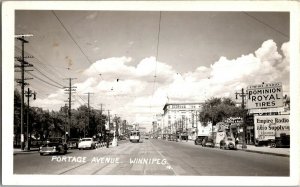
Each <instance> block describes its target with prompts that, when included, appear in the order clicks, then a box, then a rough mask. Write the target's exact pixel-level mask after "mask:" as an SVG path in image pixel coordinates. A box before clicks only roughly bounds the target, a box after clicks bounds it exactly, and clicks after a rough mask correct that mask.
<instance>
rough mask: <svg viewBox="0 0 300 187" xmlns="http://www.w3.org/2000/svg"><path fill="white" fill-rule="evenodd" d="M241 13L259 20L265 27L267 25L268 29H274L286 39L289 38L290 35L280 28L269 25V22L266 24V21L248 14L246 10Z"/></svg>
mask: <svg viewBox="0 0 300 187" xmlns="http://www.w3.org/2000/svg"><path fill="white" fill-rule="evenodd" d="M243 13H244V14H245V15H247V16H249V17H250V18H252V19H254V20H256V21H257V22H259V23H261V24H263V25H265V26H266V27H269V28H270V29H272V30H274V31H275V32H277V33H279V34H281V35H282V36H284V37H286V38H287V39H289V38H290V37H289V36H288V35H287V34H285V33H283V32H281V31H280V30H278V29H276V28H275V27H273V26H271V25H269V24H267V23H265V22H263V21H262V20H260V19H258V18H257V17H255V16H252V15H250V14H249V13H247V12H243Z"/></svg>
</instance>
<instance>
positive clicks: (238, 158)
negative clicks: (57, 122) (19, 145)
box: [14, 139, 289, 176]
mask: <svg viewBox="0 0 300 187" xmlns="http://www.w3.org/2000/svg"><path fill="white" fill-rule="evenodd" d="M14 173H15V174H59V175H72V174H77V175H85V174H86V175H194V176H288V175H289V157H281V156H273V155H265V154H259V153H252V152H244V151H233V150H220V149H217V148H206V147H200V146H196V145H193V144H191V143H186V142H170V141H165V140H156V139H150V140H144V141H143V142H142V143H130V142H124V143H122V144H120V145H119V146H118V147H113V148H111V147H110V148H109V149H107V148H105V147H104V148H99V149H95V150H77V149H76V150H69V152H68V154H66V155H47V156H40V155H39V153H38V152H36V151H33V152H30V153H18V154H16V155H14Z"/></svg>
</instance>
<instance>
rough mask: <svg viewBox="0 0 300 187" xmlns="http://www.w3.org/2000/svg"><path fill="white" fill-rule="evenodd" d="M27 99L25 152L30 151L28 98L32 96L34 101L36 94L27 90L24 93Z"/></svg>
mask: <svg viewBox="0 0 300 187" xmlns="http://www.w3.org/2000/svg"><path fill="white" fill-rule="evenodd" d="M25 94H26V97H27V132H26V135H27V141H26V151H30V143H29V141H30V136H29V98H30V97H31V96H32V95H33V100H35V99H36V92H33V93H32V91H31V90H30V89H29V88H28V91H27V92H26V93H25Z"/></svg>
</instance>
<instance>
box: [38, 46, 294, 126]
mask: <svg viewBox="0 0 300 187" xmlns="http://www.w3.org/2000/svg"><path fill="white" fill-rule="evenodd" d="M281 54H282V55H281ZM289 56H290V55H289V42H287V43H284V44H283V45H282V46H281V47H280V48H279V49H278V47H277V45H276V43H275V42H274V41H273V40H267V41H265V42H263V43H262V45H261V47H259V48H258V49H257V50H255V51H253V53H250V54H246V55H241V56H240V57H238V58H235V59H228V58H227V57H225V56H222V57H220V59H219V60H218V61H216V62H214V63H212V64H211V66H209V67H206V66H199V67H198V68H196V69H195V70H194V71H189V72H186V73H182V74H180V73H177V72H176V71H175V70H174V69H173V67H172V66H171V65H170V64H171V63H170V64H168V62H166V63H165V62H159V61H156V59H155V57H145V58H144V59H142V60H141V61H140V62H139V63H138V64H137V65H136V66H133V65H131V64H132V58H131V57H112V58H108V59H102V60H98V61H96V62H95V63H93V64H92V65H91V66H90V67H89V68H88V69H86V70H85V71H84V72H83V75H84V76H85V78H84V81H82V82H79V83H77V84H76V86H77V91H78V93H81V92H87V91H90V92H94V93H95V94H94V95H93V103H104V104H105V106H106V108H109V109H111V110H112V111H114V112H115V113H120V114H121V115H122V117H124V119H127V120H129V121H131V122H133V121H140V122H141V121H144V122H145V121H151V120H153V119H152V118H153V115H154V114H155V113H162V109H163V106H164V105H165V103H166V102H167V101H169V102H204V101H205V100H206V99H208V98H211V97H228V96H234V93H235V92H236V91H240V89H241V88H246V87H247V86H248V85H252V84H261V83H262V82H266V83H268V82H282V83H283V90H284V94H286V93H287V92H288V90H289V73H290V69H289V67H290V64H289ZM99 73H101V75H102V78H101V79H100V78H99V76H98V74H99ZM155 74H156V77H154V75H155ZM96 77H97V78H96ZM154 79H155V82H154ZM65 99H66V96H65V95H64V94H63V93H59V92H58V93H55V94H52V95H51V96H49V97H48V98H46V99H45V100H43V101H40V102H39V103H47V102H49V103H54V104H58V103H60V104H61V103H63V102H62V101H63V100H65ZM61 106H62V105H61Z"/></svg>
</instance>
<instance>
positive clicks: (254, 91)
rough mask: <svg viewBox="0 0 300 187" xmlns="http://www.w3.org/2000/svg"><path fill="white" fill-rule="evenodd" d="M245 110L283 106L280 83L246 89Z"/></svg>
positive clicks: (252, 86)
mask: <svg viewBox="0 0 300 187" xmlns="http://www.w3.org/2000/svg"><path fill="white" fill-rule="evenodd" d="M247 93H248V94H247V108H248V109H257V108H275V107H282V106H283V92H282V84H281V83H265V84H260V85H251V86H248V87H247Z"/></svg>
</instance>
